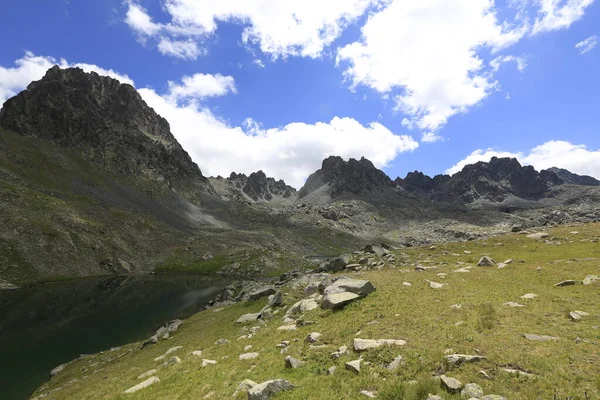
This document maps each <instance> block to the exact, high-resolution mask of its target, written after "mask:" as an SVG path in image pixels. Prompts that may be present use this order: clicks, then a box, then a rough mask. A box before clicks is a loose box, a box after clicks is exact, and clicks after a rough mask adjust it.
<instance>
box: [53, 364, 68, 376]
mask: <svg viewBox="0 0 600 400" xmlns="http://www.w3.org/2000/svg"><path fill="white" fill-rule="evenodd" d="M66 366H67V364H61V365H59V366H58V367H54V368H53V369H52V371H50V377H53V376H55V375H57V374H59V373H61V372H62V371H63V370H64V369H65V367H66Z"/></svg>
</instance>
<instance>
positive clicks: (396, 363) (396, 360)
mask: <svg viewBox="0 0 600 400" xmlns="http://www.w3.org/2000/svg"><path fill="white" fill-rule="evenodd" d="M403 361H404V360H403V359H402V356H398V357H396V358H394V360H393V361H392V362H391V363H389V364H388V365H387V367H386V368H387V370H388V371H392V372H393V371H395V370H396V369H398V367H399V366H400V365H401V364H402V362H403Z"/></svg>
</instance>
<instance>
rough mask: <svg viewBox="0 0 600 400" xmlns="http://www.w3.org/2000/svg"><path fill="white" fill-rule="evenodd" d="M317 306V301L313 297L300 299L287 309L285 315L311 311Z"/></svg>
mask: <svg viewBox="0 0 600 400" xmlns="http://www.w3.org/2000/svg"><path fill="white" fill-rule="evenodd" d="M317 307H319V303H317V302H316V301H315V300H314V299H304V300H300V301H298V302H297V303H295V304H294V305H292V306H291V307H290V308H289V309H288V311H287V312H286V316H288V315H294V314H300V313H303V312H306V311H311V310H314V309H315V308H317Z"/></svg>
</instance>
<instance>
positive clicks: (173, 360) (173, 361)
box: [163, 356, 181, 367]
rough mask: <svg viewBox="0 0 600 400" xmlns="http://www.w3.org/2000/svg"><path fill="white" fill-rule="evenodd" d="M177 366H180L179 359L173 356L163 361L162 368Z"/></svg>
mask: <svg viewBox="0 0 600 400" xmlns="http://www.w3.org/2000/svg"><path fill="white" fill-rule="evenodd" d="M177 364H181V358H179V357H177V356H173V357H171V358H169V359H168V360H167V361H165V362H164V364H163V366H164V367H170V366H171V365H177Z"/></svg>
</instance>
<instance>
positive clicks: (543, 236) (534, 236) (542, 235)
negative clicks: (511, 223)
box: [527, 232, 550, 240]
mask: <svg viewBox="0 0 600 400" xmlns="http://www.w3.org/2000/svg"><path fill="white" fill-rule="evenodd" d="M527 237H528V238H529V239H535V240H542V239H546V238H548V237H550V235H549V234H548V233H546V232H535V233H530V234H529V235H527Z"/></svg>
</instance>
